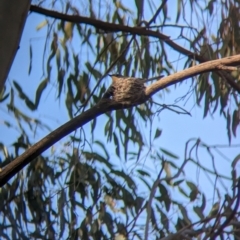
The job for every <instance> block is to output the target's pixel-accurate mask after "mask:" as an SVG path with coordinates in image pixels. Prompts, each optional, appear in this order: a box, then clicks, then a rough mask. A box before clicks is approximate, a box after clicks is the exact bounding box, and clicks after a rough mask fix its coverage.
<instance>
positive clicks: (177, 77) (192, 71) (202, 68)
mask: <svg viewBox="0 0 240 240" xmlns="http://www.w3.org/2000/svg"><path fill="white" fill-rule="evenodd" d="M230 65H231V66H236V65H240V55H235V56H231V57H226V58H222V59H217V60H213V61H208V62H205V63H202V64H199V65H196V66H193V67H190V68H188V69H185V70H182V71H180V72H177V73H175V74H172V75H170V76H167V77H164V78H162V79H161V80H160V81H157V82H155V83H153V84H152V85H150V86H149V87H147V89H146V96H147V97H151V96H152V95H153V94H155V93H156V92H158V91H159V90H161V89H163V88H166V87H168V86H171V85H173V84H175V83H178V82H181V81H183V80H184V79H187V78H190V77H193V76H196V75H197V74H200V73H204V72H209V71H219V68H220V67H221V68H223V67H224V66H225V67H226V66H230ZM228 69H229V68H228ZM236 84H237V83H236ZM238 87H239V88H240V86H238Z"/></svg>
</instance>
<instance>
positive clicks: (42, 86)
mask: <svg viewBox="0 0 240 240" xmlns="http://www.w3.org/2000/svg"><path fill="white" fill-rule="evenodd" d="M47 84H48V79H47V78H45V79H44V80H43V81H42V82H41V83H40V84H39V86H38V88H37V91H36V97H35V108H37V107H38V105H39V102H40V99H41V96H42V93H43V91H44V89H45V88H46V87H47Z"/></svg>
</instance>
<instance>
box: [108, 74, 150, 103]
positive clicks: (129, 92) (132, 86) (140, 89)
mask: <svg viewBox="0 0 240 240" xmlns="http://www.w3.org/2000/svg"><path fill="white" fill-rule="evenodd" d="M145 89H146V86H145V85H144V83H143V81H142V80H140V79H134V80H133V78H129V79H124V80H119V81H116V82H113V84H112V85H111V86H110V88H109V89H108V90H107V92H106V93H105V95H104V97H107V98H110V97H112V99H113V100H114V101H116V102H118V103H121V104H125V105H135V104H139V103H142V102H143V101H144V100H145V98H146V97H145Z"/></svg>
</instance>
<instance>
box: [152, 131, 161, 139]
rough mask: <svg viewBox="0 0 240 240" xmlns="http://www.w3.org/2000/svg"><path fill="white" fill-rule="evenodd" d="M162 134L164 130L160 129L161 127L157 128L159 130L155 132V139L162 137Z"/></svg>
mask: <svg viewBox="0 0 240 240" xmlns="http://www.w3.org/2000/svg"><path fill="white" fill-rule="evenodd" d="M161 134H162V130H159V129H158V128H157V130H156V132H155V136H154V139H156V138H158V137H160V136H161Z"/></svg>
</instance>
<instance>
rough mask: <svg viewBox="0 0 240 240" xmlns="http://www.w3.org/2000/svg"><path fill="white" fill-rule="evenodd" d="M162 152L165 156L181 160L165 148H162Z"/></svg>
mask: <svg viewBox="0 0 240 240" xmlns="http://www.w3.org/2000/svg"><path fill="white" fill-rule="evenodd" d="M160 150H161V151H162V152H163V153H164V154H166V155H168V156H169V157H171V158H174V159H179V157H178V156H176V155H175V154H173V153H171V152H169V151H168V150H166V149H164V148H160Z"/></svg>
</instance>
